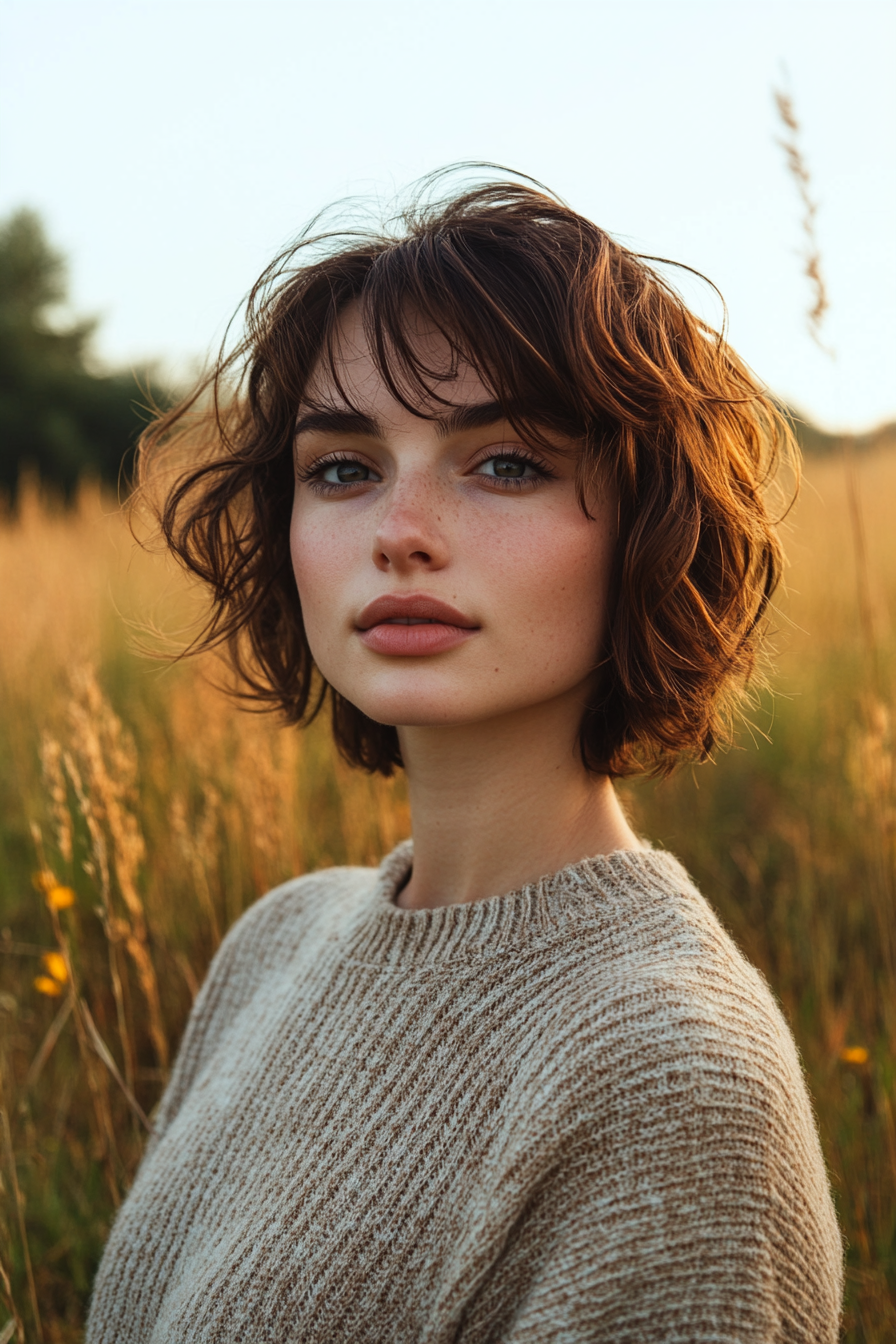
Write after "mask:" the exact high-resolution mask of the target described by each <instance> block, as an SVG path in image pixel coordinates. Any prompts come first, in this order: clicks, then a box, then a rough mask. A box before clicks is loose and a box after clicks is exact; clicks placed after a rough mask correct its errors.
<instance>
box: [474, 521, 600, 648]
mask: <svg viewBox="0 0 896 1344" xmlns="http://www.w3.org/2000/svg"><path fill="white" fill-rule="evenodd" d="M611 562H612V547H611V544H610V542H609V540H608V539H607V537H606V534H605V533H604V532H603V531H598V530H597V528H596V527H595V526H594V525H592V526H591V527H589V526H587V525H585V524H584V523H583V525H581V526H580V525H579V524H578V520H575V521H573V522H572V523H571V524H570V525H568V526H566V527H552V528H549V529H544V530H542V529H539V528H537V527H531V528H529V529H527V530H526V531H525V532H523V533H522V534H521V535H520V536H517V537H514V538H513V539H512V540H511V539H508V544H507V545H506V546H505V547H504V548H503V549H502V551H501V552H499V553H498V554H497V555H496V556H495V571H496V572H497V573H498V574H499V575H500V578H499V583H500V584H501V585H502V586H503V588H504V592H505V595H506V600H507V610H508V614H510V610H509V608H510V606H511V605H512V607H513V608H514V612H513V614H514V616H515V617H516V628H517V629H519V630H520V631H525V632H526V633H527V635H531V636H535V637H538V638H539V643H540V645H541V647H542V648H543V650H544V652H545V654H546V655H547V657H548V659H549V660H550V659H551V658H552V657H553V656H555V655H556V656H562V657H563V658H564V659H566V658H568V657H569V656H570V654H571V653H572V654H574V653H575V651H576V649H578V650H579V652H580V653H581V656H583V657H584V658H585V659H586V660H588V659H590V658H591V657H592V656H593V651H594V650H596V648H597V646H598V643H599V641H600V638H601V635H602V633H603V624H604V612H605V610H606V604H607V591H608V577H609V567H610V564H611ZM500 605H501V604H499V605H498V610H500Z"/></svg>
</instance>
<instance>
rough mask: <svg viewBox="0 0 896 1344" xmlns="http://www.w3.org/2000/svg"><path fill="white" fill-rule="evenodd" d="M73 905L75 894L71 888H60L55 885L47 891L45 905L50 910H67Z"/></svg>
mask: <svg viewBox="0 0 896 1344" xmlns="http://www.w3.org/2000/svg"><path fill="white" fill-rule="evenodd" d="M74 903H75V893H74V892H73V891H72V889H71V887H60V886H57V885H56V884H55V883H54V885H53V886H52V887H50V888H49V890H48V891H47V905H48V906H49V907H50V909H51V910H67V909H68V908H69V906H70V905H74Z"/></svg>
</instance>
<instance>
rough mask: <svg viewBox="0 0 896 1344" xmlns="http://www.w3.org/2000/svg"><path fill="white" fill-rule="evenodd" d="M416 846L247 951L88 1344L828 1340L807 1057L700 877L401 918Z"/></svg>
mask: <svg viewBox="0 0 896 1344" xmlns="http://www.w3.org/2000/svg"><path fill="white" fill-rule="evenodd" d="M410 856H411V851H410V846H409V845H402V846H400V847H399V848H398V849H397V850H396V851H395V852H394V853H393V854H392V855H390V856H389V857H388V858H387V859H386V860H385V861H384V863H383V864H382V866H381V868H380V870H379V873H377V872H375V871H373V870H368V869H331V870H330V871H327V872H322V873H315V874H312V875H311V876H309V877H303V878H301V879H298V880H296V881H292V882H287V883H286V884H285V885H284V886H282V887H278V888H277V889H276V890H275V891H272V892H271V893H270V895H268V896H267V897H265V899H264V900H262V901H259V902H258V904H257V905H255V906H254V907H253V908H252V909H251V910H250V911H249V912H248V913H247V914H246V915H245V916H244V917H243V918H242V919H241V920H240V922H239V923H238V924H237V925H236V927H235V928H233V929H232V930H231V932H230V934H229V935H228V937H227V938H226V939H225V941H224V943H223V945H222V947H221V949H220V951H219V952H218V954H217V956H216V958H215V960H214V963H213V965H212V968H211V970H210V972H209V975H208V979H207V980H206V983H205V985H204V987H203V989H202V992H201V993H200V995H199V996H198V998H197V1000H196V1004H195V1007H194V1009H193V1013H192V1016H191V1018H190V1021H189V1025H188V1027H187V1031H186V1035H185V1037H184V1041H183V1044H182V1046H181V1049H180V1054H179V1057H178V1060H177V1064H176V1067H175V1069H174V1074H173V1077H172V1080H171V1084H170V1086H169V1088H168V1091H167V1092H166V1094H165V1097H164V1099H163V1101H162V1105H161V1108H160V1112H159V1115H158V1119H157V1122H156V1128H157V1134H156V1137H155V1138H154V1139H153V1141H152V1143H151V1145H150V1148H149V1151H148V1152H147V1155H146V1157H145V1159H144V1161H143V1164H142V1166H141V1168H140V1171H139V1173H138V1175H137V1179H136V1181H135V1184H134V1187H133V1189H132V1191H131V1193H130V1195H129V1196H128V1199H127V1200H126V1202H125V1204H124V1205H123V1207H122V1208H121V1210H120V1212H119V1214H118V1217H117V1218H116V1221H115V1225H114V1227H113V1229H112V1234H111V1237H110V1239H109V1244H108V1246H107V1247H106V1252H105V1255H104V1257H103V1261H102V1264H101V1266H100V1270H99V1274H98V1276H97V1280H96V1285H95V1289H94V1295H93V1303H92V1308H91V1313H90V1320H89V1325H88V1330H87V1340H88V1344H137V1342H138V1341H139V1342H140V1344H149V1341H153V1344H211V1342H212V1341H215V1344H225V1342H226V1344H261V1341H270V1342H271V1344H286V1342H287V1341H289V1344H299V1342H300V1341H301V1344H325V1342H326V1344H337V1341H338V1342H339V1344H342V1342H343V1341H345V1344H424V1342H425V1344H436V1342H437V1341H438V1344H448V1341H452V1342H456V1344H474V1341H475V1342H476V1344H484V1342H485V1341H490V1342H491V1344H499V1342H500V1344H524V1341H525V1344H536V1342H537V1344H548V1342H550V1344H580V1342H582V1344H583V1342H584V1341H606V1344H652V1342H653V1341H662V1342H663V1344H672V1341H681V1344H698V1341H713V1344H723V1342H726V1344H727V1342H728V1341H730V1342H731V1344H735V1341H736V1344H747V1342H748V1341H749V1342H750V1344H752V1342H753V1341H755V1342H756V1344H758V1342H759V1341H762V1344H771V1342H772V1341H784V1340H787V1341H806V1344H810V1342H811V1344H820V1342H821V1341H834V1340H836V1338H837V1336H838V1318H839V1308H840V1294H841V1246H840V1238H839V1234H838V1230H837V1224H836V1221H835V1218H834V1212H833V1208H832V1205H831V1198H830V1194H829V1190H828V1183H827V1179H826V1176H825V1170H824V1166H823V1163H822V1158H821V1153H820V1151H819V1145H818V1138H817V1136H816V1132H815V1125H814V1123H813V1118H812V1112H811V1109H810V1105H809V1100H808V1097H807V1094H806V1088H805V1084H804V1082H803V1077H802V1073H801V1070H800V1064H799V1060H798V1058H797V1054H796V1049H795V1047H794V1043H793V1040H792V1038H791V1035H790V1032H789V1031H788V1029H787V1027H786V1025H785V1023H784V1021H783V1019H782V1017H781V1014H780V1012H779V1011H778V1008H777V1007H776V1006H775V1003H774V1000H773V999H772V996H771V994H770V993H769V990H768V988H767V986H766V984H765V982H764V981H763V980H762V978H761V977H760V976H759V974H758V973H757V972H756V971H755V970H753V969H752V968H751V967H750V966H749V965H748V964H747V963H746V962H745V961H744V959H743V957H742V956H741V955H740V954H739V952H738V951H737V949H736V948H735V947H734V945H733V944H732V942H731V940H730V939H729V938H728V936H727V935H726V934H725V932H724V931H723V929H722V928H721V926H720V925H719V923H718V921H717V920H716V918H715V916H714V915H713V914H712V912H711V911H710V909H709V906H708V905H707V904H706V902H705V901H704V900H703V898H702V897H701V896H700V894H699V893H698V892H697V891H696V890H695V889H694V887H693V886H692V884H691V883H690V881H689V879H688V877H687V875H686V873H685V872H684V870H683V869H682V868H681V866H680V865H679V864H678V863H677V862H676V861H675V860H674V859H673V858H671V857H670V856H669V855H667V854H664V853H659V852H655V851H649V850H646V851H644V852H642V853H638V852H632V853H623V852H620V853H616V854H612V855H610V856H609V857H605V858H596V859H589V860H586V861H585V862H582V863H578V864H575V865H574V866H572V867H569V868H565V869H564V870H563V871H562V872H560V873H556V874H555V875H553V876H552V877H548V878H545V879H543V880H542V881H540V882H538V883H536V884H535V885H533V886H529V887H526V888H524V889H523V890H521V891H517V892H514V893H512V894H510V895H507V896H497V897H494V898H492V899H489V900H484V901H479V902H474V903H472V904H467V905H454V906H449V907H446V908H443V909H438V910H421V911H410V910H401V909H399V908H397V907H396V906H395V904H394V894H395V891H396V889H397V888H398V887H399V886H400V884H401V882H402V881H403V879H404V877H405V874H406V873H407V870H408V867H409V864H410Z"/></svg>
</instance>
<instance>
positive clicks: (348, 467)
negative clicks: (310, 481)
mask: <svg viewBox="0 0 896 1344" xmlns="http://www.w3.org/2000/svg"><path fill="white" fill-rule="evenodd" d="M371 479H372V473H371V470H370V468H369V467H365V465H364V463H363V462H348V461H342V462H330V463H329V464H328V465H327V466H325V467H323V468H322V469H321V471H320V475H319V476H318V480H320V481H324V482H325V483H326V484H327V485H360V484H361V482H362V481H369V480H371Z"/></svg>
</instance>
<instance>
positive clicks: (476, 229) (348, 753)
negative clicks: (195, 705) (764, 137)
mask: <svg viewBox="0 0 896 1344" xmlns="http://www.w3.org/2000/svg"><path fill="white" fill-rule="evenodd" d="M433 183H435V186H436V188H438V189H434V187H433ZM444 183H445V178H444V176H443V175H438V174H437V175H436V177H435V178H434V179H430V180H429V182H428V185H427V189H426V190H424V191H422V192H420V193H419V194H418V195H417V196H415V197H414V198H413V200H412V202H411V204H410V205H407V206H406V207H405V208H403V209H402V211H401V213H400V214H398V215H397V216H396V218H395V219H394V220H393V221H392V223H391V224H390V225H389V226H387V227H377V228H373V229H368V228H358V227H353V228H351V229H349V228H340V229H338V230H326V231H322V230H321V229H320V226H319V225H318V224H317V223H315V224H313V225H312V226H311V228H310V229H309V230H308V231H307V232H306V233H305V234H304V235H302V236H301V237H300V238H299V240H298V242H297V243H295V244H294V245H293V246H291V247H290V248H289V249H288V250H287V251H286V252H284V253H283V254H282V255H281V256H280V257H278V258H277V259H276V260H275V261H274V262H273V263H272V265H271V266H270V267H269V268H268V269H267V270H266V271H265V273H264V274H263V275H262V276H261V278H260V279H259V281H258V283H257V284H256V285H255V287H254V288H253V290H252V292H251V294H250V296H249V299H248V301H247V309H246V328H245V335H244V337H243V338H242V340H241V341H240V344H239V345H238V346H237V347H236V348H235V349H234V350H233V351H232V352H231V353H229V354H227V353H225V352H224V351H223V350H222V353H221V355H220V356H219V358H218V361H217V364H216V365H215V367H214V368H213V369H212V371H211V372H210V373H209V374H208V375H207V376H206V377H205V378H204V379H203V381H202V382H201V383H200V384H199V386H198V387H197V388H196V389H195V390H194V391H193V393H192V394H191V395H190V396H189V397H187V398H186V400H184V401H183V402H182V403H181V404H180V405H178V406H176V407H174V408H173V409H171V410H170V411H167V412H166V413H163V414H161V415H159V416H158V418H157V419H156V420H155V421H154V422H153V423H152V424H151V425H150V426H149V427H148V429H147V430H146V431H145V433H144V434H143V436H142V440H141V443H140V446H139V458H138V462H139V465H138V472H139V475H138V496H143V497H145V496H146V491H147V487H148V486H149V485H150V483H153V486H154V488H153V490H152V491H151V497H152V498H154V499H155V504H154V508H155V511H156V516H157V519H158V522H159V524H160V526H161V531H162V534H163V536H164V539H165V541H166V542H167V544H168V546H169V547H170V548H171V550H172V551H173V552H174V554H175V555H176V556H177V557H178V559H179V560H180V562H181V563H182V564H183V565H184V566H185V568H186V569H187V570H188V571H190V572H191V573H192V574H193V575H196V576H198V577H199V578H200V579H201V580H202V581H203V582H204V583H205V584H206V585H207V586H208V589H209V593H210V597H211V602H210V605H209V608H208V612H207V619H206V621H205V624H204V625H203V627H202V629H201V631H200V633H199V634H198V635H197V637H196V639H195V640H194V641H193V643H192V644H191V645H190V648H189V650H188V652H198V651H201V650H207V649H211V648H220V647H222V646H223V647H224V648H225V649H226V650H227V651H228V652H229V655H230V658H231V660H232V663H233V665H234V667H235V669H236V672H237V673H238V676H239V678H240V684H241V686H242V691H241V692H240V693H241V694H242V695H243V696H244V697H245V698H247V699H249V700H251V701H253V702H254V703H255V704H256V706H258V707H261V708H271V709H278V710H280V711H282V713H283V714H284V715H285V717H286V720H287V721H288V722H290V723H293V724H300V723H307V722H309V721H310V720H311V719H312V718H313V717H314V716H315V715H316V714H317V713H318V712H319V711H320V709H321V707H322V706H323V705H324V703H325V702H326V701H329V703H330V708H331V713H332V722H333V731H334V734H335V738H336V741H337V743H338V746H339V748H340V750H341V752H342V753H343V755H344V756H345V757H346V758H347V759H348V760H349V761H351V762H353V763H354V764H356V765H359V766H362V767H364V768H366V769H367V770H370V771H380V772H381V773H383V774H386V775H388V774H391V773H392V771H393V770H394V768H395V767H396V766H399V765H400V764H401V754H400V750H399V744H398V735H397V732H396V729H395V728H394V727H393V726H390V725H385V724H380V723H375V722H374V721H373V720H371V719H369V718H367V717H366V716H365V715H364V714H362V713H361V711H360V710H358V709H357V708H356V707H355V706H354V705H352V704H350V703H349V702H348V701H347V700H346V699H345V698H344V697H343V696H341V695H340V694H339V693H338V692H337V691H336V690H335V689H334V688H333V687H331V686H329V685H327V684H326V683H325V682H324V680H323V678H322V677H321V675H320V673H319V672H318V670H317V669H316V667H315V665H314V661H313V658H312V655H311V651H310V649H309V646H308V641H307V639H306V636H305V630H304V626H303V622H302V609H301V605H300V603H299V597H298V594H297V591H296V585H295V581H294V578H293V573H292V567H291V562H290V552H289V524H290V510H291V505H292V496H293V487H294V467H293V437H294V425H295V421H296V413H297V410H298V408H299V405H300V403H301V402H302V398H303V394H304V392H305V389H306V387H307V385H308V381H309V376H310V374H311V372H312V370H313V369H314V368H315V366H316V364H317V363H318V361H324V362H326V363H328V364H329V367H330V372H331V374H332V376H333V378H334V381H335V384H336V386H337V387H338V386H340V384H339V377H338V369H337V368H336V367H335V364H334V359H335V341H334V333H335V329H336V324H337V322H338V320H339V317H340V314H342V313H343V311H344V310H345V308H346V306H347V305H348V304H350V303H357V304H359V305H360V308H361V312H362V314H363V319H364V321H365V323H366V327H367V332H368V337H369V341H370V347H371V350H372V351H373V352H374V355H375V358H376V360H377V362H378V365H379V369H380V372H381V375H382V377H383V378H384V379H385V380H386V382H387V384H388V385H389V386H390V388H391V390H392V392H393V393H394V395H395V396H396V397H397V398H398V399H399V400H400V401H401V402H402V403H403V404H404V405H405V406H407V407H408V409H410V410H412V411H413V412H415V413H416V414H420V415H423V414H424V412H423V411H422V410H421V406H426V405H429V406H432V405H433V404H434V403H439V402H442V404H444V398H443V396H442V395H441V393H440V390H439V389H440V387H441V389H442V390H444V383H441V381H440V380H441V379H442V378H444V377H446V376H450V374H451V370H450V369H446V370H440V371H434V370H432V369H427V368H426V367H424V366H423V365H422V364H421V362H420V360H419V358H418V355H417V353H416V351H415V349H414V345H413V342H412V340H411V339H410V335H409V330H408V322H407V317H408V314H409V312H412V311H413V312H414V313H415V314H418V315H422V317H423V318H424V319H425V320H426V321H427V324H428V325H431V327H432V328H434V329H436V330H438V331H440V332H441V333H442V334H443V335H444V337H445V338H446V339H447V341H448V343H449V346H450V350H451V352H452V360H453V361H454V367H455V368H456V361H458V360H466V361H468V362H469V364H471V365H472V366H473V367H474V368H475V370H476V371H477V373H478V374H479V376H480V377H481V379H482V381H483V382H484V383H485V384H486V386H488V387H489V388H490V389H491V390H493V393H494V396H495V399H496V400H497V401H498V402H499V403H500V405H501V407H502V409H503V410H504V412H505V414H506V416H507V419H508V420H509V421H510V422H511V423H512V424H513V425H514V428H515V429H516V431H517V432H518V433H520V434H522V435H524V436H525V435H527V434H528V435H530V436H531V437H533V438H535V439H537V438H538V435H539V431H540V430H541V431H542V432H544V430H546V429H553V430H561V431H562V432H563V433H564V434H566V435H569V436H571V437H572V438H573V439H574V440H575V441H576V442H577V443H578V444H579V445H580V450H579V459H578V473H579V490H580V501H581V503H582V507H583V508H586V497H587V490H588V485H589V481H591V480H594V479H597V480H601V481H607V480H609V481H611V482H612V484H613V485H614V487H615V490H616V493H617V496H618V501H619V504H618V509H619V532H618V542H617V549H616V554H615V561H614V573H613V575H612V580H611V608H610V617H609V621H608V628H607V632H606V638H605V646H604V647H603V648H602V649H595V651H594V656H595V668H596V669H599V672H598V675H597V676H596V679H595V685H596V690H595V693H594V697H593V701H592V703H591V705H590V706H589V708H588V710H587V712H586V714H585V718H584V722H583V723H582V725H581V731H580V749H581V754H582V759H583V761H584V762H585V764H586V766H587V767H588V768H589V769H591V770H593V771H596V772H605V773H608V774H610V775H614V776H621V775H628V774H634V773H643V772H650V773H655V774H662V773H667V772H668V771H669V770H671V769H672V767H673V766H674V765H675V764H677V763H679V762H681V761H683V760H692V761H694V760H703V759H705V758H706V757H707V756H708V755H709V754H710V753H711V751H712V749H713V746H714V744H716V743H717V742H718V741H720V739H723V738H725V737H726V736H727V734H728V731H729V725H730V718H731V714H730V710H731V707H732V705H733V703H734V702H735V701H736V699H737V697H738V696H739V695H740V694H742V693H743V689H744V687H745V686H746V684H747V682H748V680H749V678H750V676H751V674H752V673H753V671H754V663H755V656H756V648H755V644H756V640H757V638H758V625H759V622H760V621H761V618H762V616H763V613H764V612H765V610H766V607H767V604H768V602H769V598H770V596H771V594H772V592H773V590H774V588H775V585H776V583H777V581H778V578H779V574H780V568H781V551H780V546H779V542H778V539H777V537H776V534H775V530H774V526H773V523H772V520H771V518H770V516H769V513H768V510H767V503H766V497H765V496H766V486H767V484H768V481H769V478H770V475H771V472H772V469H773V466H774V464H775V462H776V460H777V459H778V457H779V455H780V453H781V450H782V449H783V450H786V451H793V441H792V436H791V433H790V430H789V427H788V425H787V422H786V421H785V420H784V418H783V417H782V415H781V414H780V412H779V411H778V409H777V407H776V405H775V404H774V402H773V401H772V400H771V399H770V398H769V397H768V396H767V395H766V394H765V393H764V391H763V389H762V388H761V387H760V386H759V385H758V384H757V382H756V380H755V379H754V378H753V376H752V375H751V373H750V372H749V370H748V369H747V368H746V367H745V366H744V364H743V363H742V362H741V361H740V360H739V359H738V357H737V356H736V355H735V354H734V352H733V351H732V350H731V349H730V348H729V347H728V345H727V344H726V342H725V339H724V335H720V334H717V333H716V332H715V331H713V330H712V329H711V328H709V327H707V326H706V325H705V324H704V323H703V322H702V321H701V320H699V319H698V318H697V317H695V316H694V314H693V313H692V312H691V311H690V310H689V309H688V307H687V306H686V305H685V303H684V301H683V300H682V299H681V297H680V296H679V295H678V294H677V293H676V292H675V290H674V289H673V288H672V287H671V286H670V285H669V284H668V283H667V282H666V281H665V280H664V279H663V278H662V276H661V275H660V274H659V273H658V272H657V270H656V269H654V268H652V267H651V265H650V264H649V263H650V262H658V261H659V259H658V258H649V257H648V258H644V257H641V256H638V255H636V254H634V253H632V252H630V251H628V250H627V249H626V248H625V247H622V246H620V244H619V243H617V242H615V241H614V240H613V239H612V238H611V237H610V236H609V235H608V234H606V233H605V232H603V230H602V229H599V228H598V227H597V226H596V225H594V224H592V223H591V222H590V221H589V220H587V219H584V218H583V217H582V216H581V215H578V214H576V213H575V212H574V211H573V210H571V209H569V208H568V207H567V206H566V205H565V204H563V203H562V202H561V201H559V200H557V199H556V198H554V197H553V196H551V195H550V194H549V193H547V192H546V191H545V190H543V189H541V188H540V187H539V186H538V184H534V183H531V182H530V181H529V180H528V179H525V180H523V181H517V180H507V181H493V182H488V183H486V184H484V185H475V184H474V185H472V186H471V185H470V184H469V179H467V185H466V187H465V188H464V189H459V188H458V189H455V190H453V191H452V190H450V186H451V179H449V180H448V190H447V191H446V190H445V189H444ZM160 483H163V488H162V492H161V495H160V494H159V493H158V487H159V484H160Z"/></svg>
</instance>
